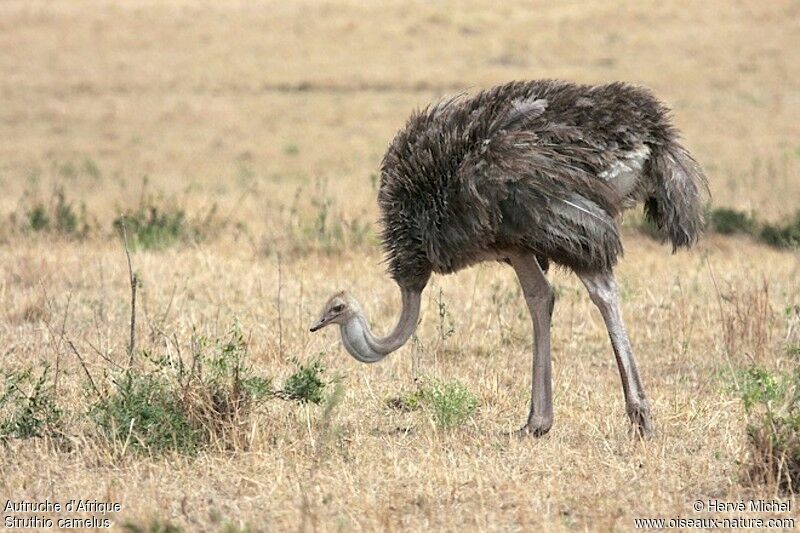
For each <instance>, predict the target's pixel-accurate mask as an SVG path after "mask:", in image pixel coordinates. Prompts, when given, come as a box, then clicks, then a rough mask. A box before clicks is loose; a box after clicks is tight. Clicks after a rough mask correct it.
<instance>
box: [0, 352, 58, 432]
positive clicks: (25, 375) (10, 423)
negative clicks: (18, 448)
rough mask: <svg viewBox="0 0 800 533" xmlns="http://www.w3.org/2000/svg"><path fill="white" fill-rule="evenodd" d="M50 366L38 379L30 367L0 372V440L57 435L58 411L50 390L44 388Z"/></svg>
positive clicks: (45, 368) (50, 388) (46, 387)
mask: <svg viewBox="0 0 800 533" xmlns="http://www.w3.org/2000/svg"><path fill="white" fill-rule="evenodd" d="M49 372H50V367H49V366H45V367H44V369H43V370H42V373H41V374H40V375H39V377H36V376H35V375H34V371H33V368H30V367H29V368H27V369H25V370H22V371H3V372H2V376H3V383H2V386H3V388H2V389H0V441H5V440H8V439H29V438H33V437H44V436H56V435H59V434H60V425H61V415H62V413H61V409H59V408H58V406H57V405H56V401H55V397H54V394H53V389H52V387H49V386H47V381H48V376H49Z"/></svg>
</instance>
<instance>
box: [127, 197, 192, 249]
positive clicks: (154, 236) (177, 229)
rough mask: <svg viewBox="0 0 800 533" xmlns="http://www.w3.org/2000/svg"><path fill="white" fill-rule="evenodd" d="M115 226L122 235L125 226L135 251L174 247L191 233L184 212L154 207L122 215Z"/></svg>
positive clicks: (130, 243)
mask: <svg viewBox="0 0 800 533" xmlns="http://www.w3.org/2000/svg"><path fill="white" fill-rule="evenodd" d="M113 224H114V229H116V230H117V231H118V232H119V233H120V234H122V233H123V225H124V230H125V233H126V234H127V238H128V244H129V245H130V247H131V248H134V249H135V248H142V249H145V250H160V249H163V248H167V247H169V246H172V245H173V244H175V243H177V242H178V241H179V240H180V239H182V238H183V237H185V236H187V235H189V233H190V232H189V229H188V225H187V222H186V215H185V214H184V212H183V211H182V210H180V209H173V208H168V209H166V210H164V211H162V210H160V208H159V207H157V206H153V205H151V206H149V207H148V208H146V209H145V208H142V209H139V210H138V211H135V212H132V213H128V214H125V215H120V216H119V217H117V218H116V219H114V223H113Z"/></svg>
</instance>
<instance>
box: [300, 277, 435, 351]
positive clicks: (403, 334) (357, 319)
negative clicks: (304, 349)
mask: <svg viewBox="0 0 800 533" xmlns="http://www.w3.org/2000/svg"><path fill="white" fill-rule="evenodd" d="M401 293H402V297H403V310H402V312H401V313H400V319H399V320H398V321H397V325H396V326H395V327H394V329H393V330H392V332H391V333H390V334H389V335H387V336H386V337H382V338H376V337H375V336H374V335H373V334H372V331H371V330H370V328H369V325H368V323H367V319H366V318H365V317H364V313H363V311H362V310H361V305H359V303H358V301H357V300H356V299H355V298H353V297H352V296H350V295H349V294H347V293H346V292H344V291H342V292H338V293H336V294H334V295H333V296H331V297H330V299H329V300H328V301H327V302H326V303H325V306H324V307H323V308H322V313H321V314H320V317H319V320H317V321H316V322H314V324H312V326H311V328H310V329H311V331H318V330H320V329H322V328H324V327H325V326H328V325H330V324H338V325H339V331H340V333H341V335H342V344H343V345H344V347H345V349H346V350H347V351H348V352H349V353H350V355H352V356H353V357H355V358H356V359H357V360H359V361H361V362H362V363H375V362H377V361H380V360H381V359H383V358H384V357H386V356H387V355H389V354H390V353H392V352H393V351H395V350H397V349H398V348H400V347H401V346H403V345H404V344H405V343H406V341H407V340H408V338H409V337H411V334H412V333H414V329H416V327H417V320H418V319H419V307H420V300H421V298H420V296H421V292H420V291H410V290H405V289H403V290H401Z"/></svg>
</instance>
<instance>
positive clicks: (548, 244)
mask: <svg viewBox="0 0 800 533" xmlns="http://www.w3.org/2000/svg"><path fill="white" fill-rule="evenodd" d="M678 136H679V134H678V131H677V130H676V129H675V128H674V127H673V126H672V124H671V123H670V119H669V110H668V109H667V108H666V106H664V105H663V104H662V103H660V102H659V101H658V100H657V99H656V98H655V97H654V96H653V95H652V94H651V93H650V92H649V91H648V90H646V89H644V88H641V87H633V86H630V85H626V84H624V83H612V84H609V85H600V86H589V85H576V84H572V83H568V82H563V81H556V80H545V81H529V82H512V83H508V84H506V85H502V86H499V87H495V88H493V89H490V90H486V91H483V92H480V93H478V94H477V95H475V96H473V97H465V96H463V95H462V96H457V97H455V98H452V99H449V100H446V101H443V102H440V103H438V104H436V105H433V106H431V107H428V108H426V109H424V110H422V111H418V112H415V113H414V114H413V115H412V116H411V118H410V119H409V120H408V122H407V123H406V125H405V127H404V128H403V129H402V130H400V132H399V133H397V135H396V136H395V138H394V140H393V141H392V143H391V145H390V146H389V148H388V150H387V152H386V155H385V156H384V158H383V162H382V164H381V181H380V190H379V192H378V203H379V205H380V209H381V222H382V226H383V232H382V240H383V247H384V249H385V252H386V258H387V263H388V265H389V273H390V274H391V276H392V278H393V279H394V280H395V281H396V282H397V284H398V285H399V286H400V292H401V294H402V302H403V304H402V305H403V309H402V312H401V315H400V319H399V321H398V323H397V325H396V326H395V328H394V330H392V332H391V333H390V334H389V335H388V336H386V337H383V338H377V337H375V336H374V335H373V334H372V332H371V331H370V329H369V326H368V325H367V321H366V319H365V318H364V315H363V313H362V310H361V306H360V305H359V304H358V302H357V301H356V300H355V299H354V298H352V297H351V296H349V295H348V294H347V293H345V292H340V293H338V294H336V295H334V296H333V297H331V299H330V300H329V301H328V302H327V304H326V305H325V307H324V309H323V312H322V316H321V317H320V319H319V321H317V322H316V323H315V324H314V325H313V326H312V327H311V331H317V330H318V329H320V328H323V327H325V326H327V325H328V324H338V325H339V326H340V330H341V336H342V343H343V344H344V347H345V348H346V349H347V351H348V352H349V353H350V354H351V355H352V356H353V357H355V358H356V359H358V360H359V361H362V362H365V363H374V362H376V361H380V360H381V359H383V358H384V357H386V356H387V355H388V354H389V353H391V352H393V351H395V350H397V349H398V348H400V347H401V346H403V344H405V342H406V341H407V340H408V338H409V337H410V336H411V334H412V333H413V332H414V329H415V327H416V325H417V320H418V318H419V312H420V296H421V293H422V290H423V288H424V287H425V285H426V283H427V282H428V279H429V278H430V276H431V273H432V272H437V273H440V274H448V273H451V272H456V271H458V270H460V269H462V268H465V267H468V266H470V265H473V264H475V263H478V262H481V261H486V260H497V261H503V262H506V263H509V264H510V265H511V266H512V267H513V268H514V270H515V271H516V274H517V277H518V278H519V282H520V285H521V286H522V292H523V295H524V297H525V302H526V303H527V305H528V309H529V311H530V315H531V319H532V322H533V330H534V341H535V342H534V350H533V380H532V381H533V383H532V392H531V407H530V414H529V415H528V422H527V424H526V425H525V426H524V427H523V428H522V430H521V432H522V433H524V434H532V435H536V436H539V435H543V434H544V433H546V432H547V431H548V430H549V429H550V427H551V426H552V424H553V404H552V392H551V370H550V319H551V316H552V312H553V305H554V301H555V298H554V294H553V289H552V287H551V286H550V284H549V283H548V281H547V278H546V276H545V273H546V272H547V269H548V265H549V263H550V261H553V262H555V263H557V264H558V265H562V266H564V267H567V268H569V269H571V270H572V271H574V272H575V273H576V274H577V275H578V277H579V278H580V279H581V281H582V282H583V284H584V285H585V286H586V289H587V290H588V292H589V295H590V297H591V299H592V301H593V302H594V304H595V305H596V306H597V307H598V308H599V310H600V313H601V314H602V316H603V320H604V321H605V325H606V327H607V329H608V334H609V336H610V338H611V344H612V345H613V348H614V354H615V355H616V360H617V365H618V367H619V372H620V375H621V376H622V387H623V392H624V394H625V404H626V408H627V413H628V416H629V418H630V420H631V422H632V423H633V427H634V429H635V431H636V433H637V434H638V435H648V434H650V433H652V424H651V421H650V410H649V406H648V402H647V398H646V396H645V393H644V389H643V388H642V383H641V380H640V378H639V373H638V371H637V369H636V363H635V362H634V358H633V353H632V350H631V344H630V341H629V340H628V334H627V333H626V331H625V326H624V324H623V322H622V315H621V313H620V309H619V289H618V287H617V283H616V281H615V279H614V275H613V273H612V269H613V267H614V265H615V264H616V262H617V259H618V257H619V256H620V255H621V254H622V243H621V242H620V238H619V229H618V227H617V223H616V218H617V216H618V215H619V214H620V213H621V212H622V211H623V210H625V209H627V208H630V207H633V206H634V205H635V204H637V203H639V202H643V203H644V210H645V214H646V216H647V217H648V218H649V219H650V220H651V221H653V222H654V223H655V224H656V225H657V226H658V227H659V228H660V229H661V230H662V231H663V232H664V233H665V234H666V236H667V237H668V238H669V239H670V240H671V241H672V245H673V251H675V249H676V248H677V247H679V246H690V245H692V244H693V243H694V242H695V241H696V240H697V237H698V234H699V233H700V230H701V228H702V225H703V217H702V213H703V198H702V192H703V189H704V188H705V187H706V181H705V177H704V175H703V172H702V170H701V169H700V166H699V165H698V164H697V162H695V160H694V159H693V158H692V156H691V155H690V154H689V153H688V152H687V151H686V149H684V148H683V147H682V146H681V145H680V144H679V142H678Z"/></svg>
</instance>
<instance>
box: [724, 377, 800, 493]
mask: <svg viewBox="0 0 800 533" xmlns="http://www.w3.org/2000/svg"><path fill="white" fill-rule="evenodd" d="M736 382H737V384H738V389H737V390H738V393H739V397H740V398H741V401H742V404H743V406H744V409H745V413H746V414H747V424H746V432H747V440H748V444H749V451H750V457H749V461H748V463H747V474H748V477H749V478H750V480H751V481H752V482H753V483H755V484H766V485H768V486H771V487H776V488H777V489H778V490H779V491H780V492H782V493H796V492H797V491H798V490H800V367H797V368H795V369H794V370H793V371H788V372H773V371H769V370H767V369H765V368H763V367H760V366H752V367H750V368H747V369H745V370H744V371H742V372H741V373H740V374H739V376H738V378H737V380H736Z"/></svg>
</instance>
